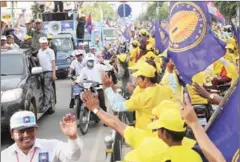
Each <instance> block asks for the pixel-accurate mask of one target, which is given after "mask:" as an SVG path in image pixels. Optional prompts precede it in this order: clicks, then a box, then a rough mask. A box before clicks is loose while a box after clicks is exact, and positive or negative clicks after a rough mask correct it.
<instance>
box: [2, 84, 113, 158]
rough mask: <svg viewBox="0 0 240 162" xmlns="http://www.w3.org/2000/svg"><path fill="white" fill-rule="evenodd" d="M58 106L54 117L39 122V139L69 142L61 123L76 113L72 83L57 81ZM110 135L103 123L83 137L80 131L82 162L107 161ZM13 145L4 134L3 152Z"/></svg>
mask: <svg viewBox="0 0 240 162" xmlns="http://www.w3.org/2000/svg"><path fill="white" fill-rule="evenodd" d="M56 87H57V105H56V112H55V113H54V114H52V115H48V114H46V115H44V116H43V117H42V118H41V119H40V120H39V121H38V125H39V128H38V131H37V132H38V134H37V137H38V138H44V139H58V140H62V141H65V142H67V139H66V137H65V136H64V135H63V134H62V132H61V130H60V126H59V121H60V120H61V118H62V117H63V116H64V115H65V114H66V113H69V112H71V113H74V110H73V109H69V101H70V81H69V80H57V81H56ZM109 133H110V129H109V128H107V127H104V126H103V124H102V123H99V124H98V125H97V126H94V125H93V126H91V127H90V129H89V130H88V133H87V134H86V135H85V136H82V135H81V134H80V131H79V135H80V138H81V139H82V140H83V142H84V149H83V152H82V156H81V160H80V162H102V161H105V152H104V150H105V144H104V137H105V136H106V135H108V134H109ZM10 143H11V140H10V137H8V134H7V133H4V134H2V138H1V144H2V145H1V150H3V149H5V148H6V147H8V146H9V145H10Z"/></svg>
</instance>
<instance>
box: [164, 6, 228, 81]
mask: <svg viewBox="0 0 240 162" xmlns="http://www.w3.org/2000/svg"><path fill="white" fill-rule="evenodd" d="M169 20H170V21H169V39H170V40H169V46H168V51H167V52H168V56H169V57H170V58H171V59H172V60H173V62H174V64H175V66H176V68H177V69H178V71H179V75H180V77H181V78H182V79H183V81H184V82H185V84H191V82H192V77H193V76H194V75H195V74H197V73H199V72H201V71H203V70H205V69H206V68H207V67H208V66H209V65H211V64H212V63H213V62H214V61H216V60H217V59H219V58H220V57H222V56H223V55H224V54H225V45H226V43H224V42H223V41H221V40H219V39H218V38H217V37H216V36H215V35H214V34H213V31H212V30H211V28H210V26H209V24H210V21H211V19H210V17H209V14H208V9H207V4H206V2H171V3H170V17H169Z"/></svg>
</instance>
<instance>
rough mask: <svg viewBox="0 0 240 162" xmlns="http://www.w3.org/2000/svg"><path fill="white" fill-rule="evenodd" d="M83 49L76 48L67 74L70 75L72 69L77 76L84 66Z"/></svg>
mask: <svg viewBox="0 0 240 162" xmlns="http://www.w3.org/2000/svg"><path fill="white" fill-rule="evenodd" d="M84 53H85V51H83V50H77V51H76V54H75V57H76V59H75V60H73V61H72V63H71V65H70V67H69V73H68V74H69V76H71V75H72V71H73V70H74V71H75V76H79V75H80V73H81V71H82V69H83V67H84V66H85V63H84V61H83V58H84Z"/></svg>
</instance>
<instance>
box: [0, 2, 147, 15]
mask: <svg viewBox="0 0 240 162" xmlns="http://www.w3.org/2000/svg"><path fill="white" fill-rule="evenodd" d="M26 3H27V4H28V5H26ZM108 3H109V4H112V6H113V7H114V8H115V9H116V10H117V8H118V6H119V5H120V4H121V2H108ZM144 3H146V2H127V4H129V5H130V7H131V8H132V19H135V18H137V17H138V16H139V15H140V14H141V13H142V12H143V11H144V10H145V9H146V6H147V5H144ZM32 4H33V2H18V7H19V8H26V9H27V10H29V12H31V11H30V8H31V5H32ZM9 6H10V3H9ZM2 9H3V10H2V12H1V13H4V12H6V11H8V13H10V10H9V9H7V10H6V8H2ZM20 11H21V10H20Z"/></svg>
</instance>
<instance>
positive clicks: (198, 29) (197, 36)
mask: <svg viewBox="0 0 240 162" xmlns="http://www.w3.org/2000/svg"><path fill="white" fill-rule="evenodd" d="M170 15H171V20H170V28H169V37H170V43H169V50H170V51H173V52H183V51H186V50H189V49H192V48H194V47H196V46H197V45H198V44H199V43H200V42H201V41H202V40H203V38H204V36H205V35H206V30H207V27H206V25H207V24H206V17H205V15H204V13H203V11H202V10H201V8H200V7H199V6H198V5H196V4H195V3H192V2H178V3H175V4H174V5H173V6H172V9H171V12H170Z"/></svg>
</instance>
